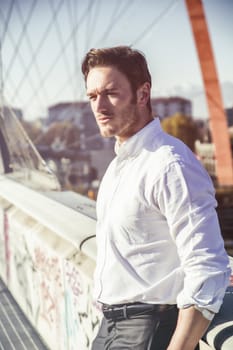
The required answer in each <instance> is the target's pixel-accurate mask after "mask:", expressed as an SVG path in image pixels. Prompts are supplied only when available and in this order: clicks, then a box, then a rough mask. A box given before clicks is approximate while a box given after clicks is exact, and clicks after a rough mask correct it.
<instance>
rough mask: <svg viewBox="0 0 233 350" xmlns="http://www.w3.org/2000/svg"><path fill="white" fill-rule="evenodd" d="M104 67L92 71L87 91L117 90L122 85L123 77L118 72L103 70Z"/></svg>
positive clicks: (88, 78) (87, 82)
mask: <svg viewBox="0 0 233 350" xmlns="http://www.w3.org/2000/svg"><path fill="white" fill-rule="evenodd" d="M102 68H103V67H101V68H99V69H98V67H97V68H93V69H91V70H90V72H89V74H88V76H87V81H86V86H87V90H88V91H89V90H101V91H102V90H110V89H111V90H112V89H117V88H119V87H120V86H121V85H122V79H121V76H119V74H118V72H116V71H115V72H114V71H113V70H111V69H102ZM119 73H120V72H119Z"/></svg>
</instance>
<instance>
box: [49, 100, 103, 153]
mask: <svg viewBox="0 0 233 350" xmlns="http://www.w3.org/2000/svg"><path fill="white" fill-rule="evenodd" d="M62 121H70V122H72V123H73V124H74V125H76V126H77V127H78V128H79V130H80V133H81V148H82V149H83V150H85V149H87V150H92V149H100V148H103V146H104V145H103V140H102V137H101V136H100V133H99V129H98V127H97V125H96V121H95V118H94V116H93V113H92V111H91V108H90V104H89V103H88V102H84V101H81V102H64V103H58V104H56V105H54V106H50V107H49V108H48V119H47V126H49V125H51V124H52V123H55V122H62Z"/></svg>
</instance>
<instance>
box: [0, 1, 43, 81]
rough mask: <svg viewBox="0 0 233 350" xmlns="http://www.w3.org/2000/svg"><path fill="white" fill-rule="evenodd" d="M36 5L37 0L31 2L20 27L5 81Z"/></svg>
mask: <svg viewBox="0 0 233 350" xmlns="http://www.w3.org/2000/svg"><path fill="white" fill-rule="evenodd" d="M36 3H37V0H33V2H32V3H31V7H30V9H29V11H28V14H27V17H26V20H25V22H24V23H23V26H22V31H21V33H20V35H19V38H18V40H17V45H16V47H15V50H14V52H13V54H12V57H11V59H10V61H9V65H8V68H7V70H6V75H5V80H7V78H8V76H9V74H10V71H11V69H12V67H13V65H14V62H15V60H16V57H17V54H18V52H19V49H20V47H21V44H22V41H23V40H24V35H25V31H26V28H27V26H28V23H29V22H30V20H31V18H32V14H33V11H34V9H35V6H36Z"/></svg>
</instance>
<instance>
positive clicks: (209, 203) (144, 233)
mask: <svg viewBox="0 0 233 350" xmlns="http://www.w3.org/2000/svg"><path fill="white" fill-rule="evenodd" d="M116 153H117V156H116V157H115V158H114V160H113V161H112V162H111V164H110V165H109V167H108V169H107V171H106V173H105V176H104V178H103V180H102V184H101V186H100V190H99V194H98V199H97V248H98V253H97V265H96V271H95V297H96V299H97V300H98V301H100V302H102V303H106V304H119V303H125V302H126V303H127V302H134V301H141V302H145V303H158V304H175V303H177V304H178V307H180V308H185V307H188V306H190V305H196V306H197V307H200V308H202V307H203V308H207V309H208V310H210V311H212V312H217V311H218V310H219V308H220V306H221V303H222V299H223V296H224V292H225V289H226V287H227V285H228V282H229V275H230V268H229V259H228V256H227V254H226V252H225V250H224V243H223V239H222V237H221V233H220V228H219V223H218V218H217V215H216V210H215V207H216V200H215V196H214V195H215V193H214V188H213V185H212V181H211V179H210V177H209V175H208V174H207V172H206V170H205V169H204V168H203V166H202V165H201V164H200V162H199V161H198V160H197V159H196V157H195V155H194V154H193V153H192V152H191V150H190V149H189V148H188V147H187V146H186V145H185V144H183V143H182V142H181V141H180V140H178V139H176V138H174V137H172V136H170V135H168V134H166V133H165V132H163V130H162V129H161V126H160V122H159V120H158V119H157V118H156V119H154V120H153V121H152V122H151V123H149V124H147V125H146V126H145V127H144V128H143V129H141V130H140V131H139V132H138V133H137V134H135V135H133V136H132V137H131V138H129V139H128V140H127V141H126V142H124V143H123V144H121V145H120V146H119V145H116Z"/></svg>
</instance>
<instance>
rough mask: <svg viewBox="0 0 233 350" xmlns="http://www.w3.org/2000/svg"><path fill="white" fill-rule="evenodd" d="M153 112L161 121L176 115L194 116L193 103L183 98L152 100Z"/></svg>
mask: <svg viewBox="0 0 233 350" xmlns="http://www.w3.org/2000/svg"><path fill="white" fill-rule="evenodd" d="M151 105H152V112H153V115H154V116H159V117H160V118H161V119H164V118H166V117H169V116H171V115H173V114H175V113H181V114H184V115H187V116H189V117H191V116H192V103H191V101H190V100H187V99H185V98H182V97H158V98H152V99H151Z"/></svg>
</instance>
